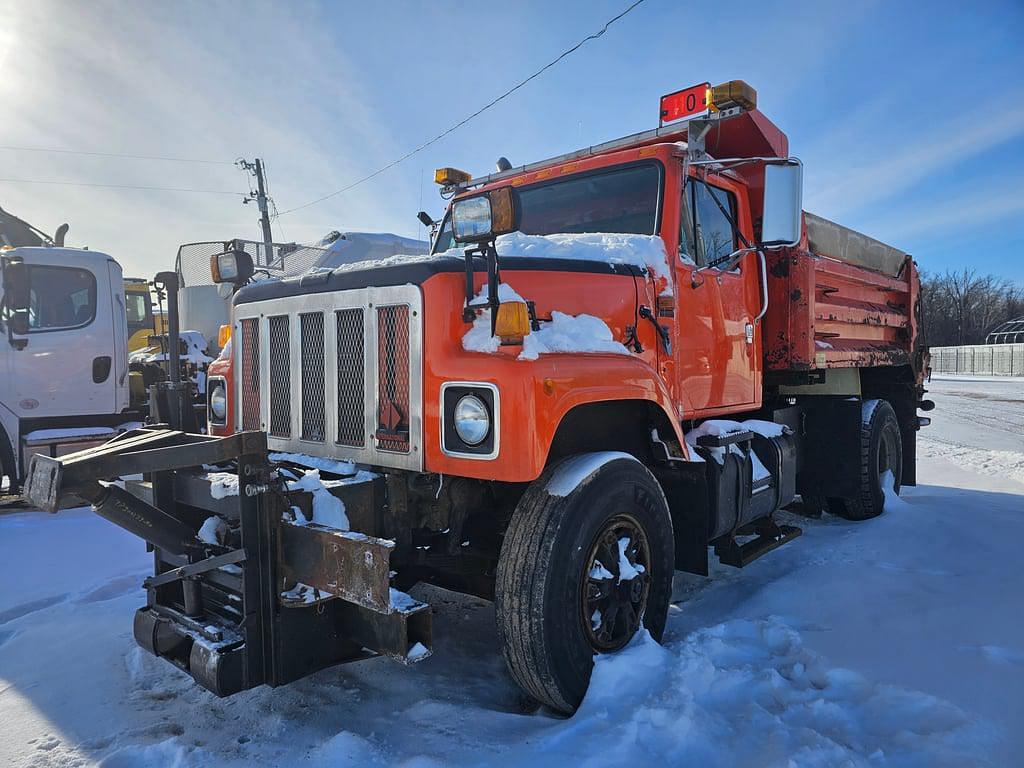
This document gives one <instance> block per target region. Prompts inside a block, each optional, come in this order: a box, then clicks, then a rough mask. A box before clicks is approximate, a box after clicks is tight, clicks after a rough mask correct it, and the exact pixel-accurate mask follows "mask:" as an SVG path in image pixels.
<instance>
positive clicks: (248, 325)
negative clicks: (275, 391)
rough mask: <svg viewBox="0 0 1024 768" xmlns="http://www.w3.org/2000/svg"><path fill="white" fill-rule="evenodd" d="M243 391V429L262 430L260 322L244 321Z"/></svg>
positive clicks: (253, 319) (253, 320) (254, 319)
mask: <svg viewBox="0 0 1024 768" xmlns="http://www.w3.org/2000/svg"><path fill="white" fill-rule="evenodd" d="M241 341H242V352H241V371H240V375H241V390H242V429H243V430H249V429H259V428H260V330H259V320H257V319H256V318H252V319H251V320H243V321H242V339H241Z"/></svg>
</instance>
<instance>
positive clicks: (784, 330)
mask: <svg viewBox="0 0 1024 768" xmlns="http://www.w3.org/2000/svg"><path fill="white" fill-rule="evenodd" d="M811 216H812V214H805V222H807V221H809V217H811ZM815 218H817V217H815ZM824 221H825V220H824V219H819V222H824ZM826 223H827V224H831V222H826ZM833 226H834V227H835V228H836V229H832V230H831V235H829V237H831V238H832V242H833V245H834V246H835V247H837V248H838V247H842V248H845V251H844V258H842V259H840V258H837V257H834V256H833V255H832V254H827V253H820V252H816V251H814V250H813V249H811V248H810V247H809V236H808V235H809V230H811V229H814V225H811V226H808V227H805V234H804V239H803V242H802V243H801V247H799V248H794V249H790V250H781V251H776V252H773V253H769V254H768V290H769V310H768V314H767V315H766V317H765V326H764V342H765V343H764V348H765V367H766V369H767V370H769V371H809V370H813V369H818V368H854V367H856V368H868V367H875V366H894V365H908V364H911V363H912V361H913V352H914V342H915V339H916V336H917V321H916V317H915V314H914V313H915V311H916V305H917V300H918V293H919V279H918V274H917V270H916V268H915V266H914V263H913V260H912V259H911V258H910V257H909V256H907V255H906V254H903V253H902V252H900V251H897V250H896V249H894V248H890V247H889V246H886V245H884V244H882V243H879V242H878V241H877V240H872V239H871V238H868V237H866V236H865V235H860V234H859V233H856V232H853V230H847V229H845V228H841V227H839V225H833ZM844 233H845V234H844ZM861 239H863V243H862V244H866V245H865V248H864V249H858V248H857V244H858V243H861ZM815 242H816V244H817V245H818V246H819V247H821V245H822V243H823V242H828V240H827V238H826V239H824V240H823V239H820V238H819V239H818V240H817V241H815ZM872 244H874V245H872ZM897 260H898V261H899V263H898V265H897V263H896V262H897ZM867 263H877V264H878V265H879V267H880V269H871V268H868V267H867V266H864V265H865V264H867Z"/></svg>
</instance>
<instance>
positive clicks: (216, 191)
mask: <svg viewBox="0 0 1024 768" xmlns="http://www.w3.org/2000/svg"><path fill="white" fill-rule="evenodd" d="M0 183H6V184H54V185H58V186H64V187H107V188H110V189H142V190H149V191H153V192H196V193H200V194H204V195H236V196H238V197H245V195H243V194H241V193H240V192H228V191H225V190H223V189H188V188H185V187H147V186H139V185H135V184H96V183H92V182H88V181H43V180H41V179H0Z"/></svg>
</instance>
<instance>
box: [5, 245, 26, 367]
mask: <svg viewBox="0 0 1024 768" xmlns="http://www.w3.org/2000/svg"><path fill="white" fill-rule="evenodd" d="M3 268H4V301H3V314H4V316H5V317H6V320H7V340H8V342H10V344H11V346H12V347H14V348H16V349H23V348H24V347H25V345H26V344H27V343H28V340H27V339H15V338H14V335H15V334H18V335H19V336H24V335H25V334H27V333H28V311H29V304H30V301H31V299H30V295H29V287H28V267H27V266H26V264H25V262H24V261H22V260H21V258H20V257H17V256H15V257H11V258H7V259H4V263H3Z"/></svg>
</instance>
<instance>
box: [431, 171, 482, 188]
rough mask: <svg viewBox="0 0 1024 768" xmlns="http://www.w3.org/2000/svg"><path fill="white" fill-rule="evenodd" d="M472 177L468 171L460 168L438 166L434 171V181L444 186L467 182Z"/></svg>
mask: <svg viewBox="0 0 1024 768" xmlns="http://www.w3.org/2000/svg"><path fill="white" fill-rule="evenodd" d="M472 178H473V177H472V176H471V175H470V174H468V173H466V171H460V170H459V169H458V168H438V169H437V170H436V171H434V183H435V184H440V185H441V186H442V187H451V186H454V185H456V184H465V183H466V182H467V181H469V180H470V179H472Z"/></svg>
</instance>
